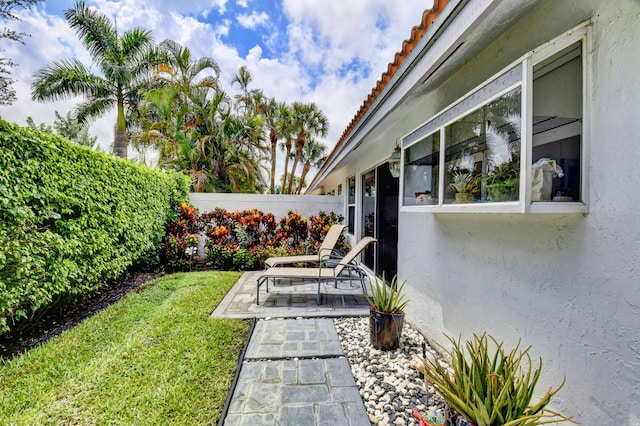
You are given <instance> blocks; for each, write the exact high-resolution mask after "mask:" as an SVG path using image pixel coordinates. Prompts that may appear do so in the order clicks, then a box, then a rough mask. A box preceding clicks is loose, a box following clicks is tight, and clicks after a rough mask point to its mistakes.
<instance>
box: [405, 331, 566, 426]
mask: <svg viewBox="0 0 640 426" xmlns="http://www.w3.org/2000/svg"><path fill="white" fill-rule="evenodd" d="M447 338H448V339H449V340H450V341H451V343H453V349H451V350H446V349H445V348H442V349H443V350H444V351H445V352H446V353H447V354H448V355H449V357H450V359H451V368H449V367H448V366H446V365H443V364H441V363H440V362H438V361H437V360H435V359H431V360H430V359H422V358H420V361H421V364H420V365H418V366H417V367H416V368H417V369H418V370H419V371H420V372H421V373H422V374H424V376H425V382H427V381H428V382H429V383H431V385H432V386H433V387H434V389H435V390H436V391H437V392H438V393H440V394H441V395H442V397H443V398H444V400H445V401H446V402H447V403H448V404H449V406H450V407H451V408H453V409H454V410H455V411H456V412H457V413H458V414H460V415H461V416H462V417H464V418H465V419H466V420H467V421H469V422H471V423H473V424H474V425H477V426H498V425H501V426H533V425H541V424H546V423H555V422H562V421H572V419H571V417H566V416H564V415H562V414H559V413H557V412H555V411H552V410H550V409H548V408H546V406H547V405H548V404H549V402H550V401H551V398H552V397H553V396H554V395H555V394H557V393H558V391H559V390H560V389H561V388H562V386H563V385H564V380H563V381H562V383H561V384H560V386H558V387H557V388H556V389H555V390H554V389H552V388H549V390H548V391H547V392H546V393H545V394H544V395H543V396H542V398H541V399H540V400H539V401H538V402H537V403H536V404H533V405H532V404H531V399H532V398H533V392H534V388H535V386H536V383H537V382H538V379H539V378H540V373H541V371H542V359H540V361H539V366H538V368H536V369H534V368H533V363H532V361H531V357H530V356H529V353H528V352H529V349H530V348H531V347H530V346H529V347H527V348H526V349H524V350H523V351H519V347H520V343H518V345H516V347H515V348H514V349H513V350H511V351H510V352H509V353H508V354H507V353H505V351H504V349H503V343H498V341H497V340H496V339H494V338H493V337H491V338H490V339H491V341H492V342H493V343H494V345H495V352H493V353H490V350H489V338H488V337H487V335H486V334H483V335H481V336H477V335H474V336H473V340H470V341H467V342H466V345H462V344H461V343H460V341H459V340H458V341H456V340H454V339H452V338H451V337H449V336H447ZM465 346H466V351H465ZM425 385H426V383H425Z"/></svg>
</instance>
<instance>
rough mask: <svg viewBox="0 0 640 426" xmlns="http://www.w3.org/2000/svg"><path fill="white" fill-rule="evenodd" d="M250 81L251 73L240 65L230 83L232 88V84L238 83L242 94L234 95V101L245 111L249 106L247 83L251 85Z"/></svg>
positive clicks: (249, 98) (249, 97)
mask: <svg viewBox="0 0 640 426" xmlns="http://www.w3.org/2000/svg"><path fill="white" fill-rule="evenodd" d="M251 80H253V77H252V76H251V72H250V71H249V69H248V68H247V67H246V66H244V65H242V66H241V67H240V68H238V73H237V74H236V75H235V76H234V77H233V80H232V81H231V85H232V86H233V84H234V83H238V84H239V85H240V89H241V90H242V94H240V95H236V101H237V102H238V104H242V105H243V106H244V109H245V111H246V110H248V109H249V105H250V104H251V95H250V92H249V83H251Z"/></svg>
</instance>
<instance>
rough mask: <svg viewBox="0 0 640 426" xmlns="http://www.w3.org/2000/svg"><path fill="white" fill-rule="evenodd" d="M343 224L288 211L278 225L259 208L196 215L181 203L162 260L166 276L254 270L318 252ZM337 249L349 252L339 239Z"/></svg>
mask: <svg viewBox="0 0 640 426" xmlns="http://www.w3.org/2000/svg"><path fill="white" fill-rule="evenodd" d="M342 219H343V218H342V216H339V215H336V214H335V213H332V212H331V213H325V212H323V211H320V212H319V213H318V215H317V216H315V215H312V216H310V217H309V219H307V218H303V217H302V216H300V214H299V213H298V212H296V211H293V210H289V213H288V214H287V216H286V217H283V218H281V219H280V220H279V221H278V220H277V219H276V217H275V216H274V215H273V214H272V213H263V212H261V211H260V210H258V209H253V210H244V211H236V212H229V211H227V210H225V209H221V208H216V209H215V210H213V211H211V212H207V213H199V212H198V210H197V209H196V208H195V207H193V206H191V205H189V204H187V203H183V204H181V205H180V207H179V212H178V215H177V218H176V220H175V221H173V222H172V223H171V224H170V225H169V226H168V228H167V236H166V238H165V241H164V243H163V245H162V259H161V260H162V264H163V265H165V268H166V269H168V270H170V271H188V270H194V269H197V270H200V269H218V270H239V271H251V270H258V269H262V268H264V261H265V260H266V259H267V258H269V257H272V256H293V255H298V254H304V253H317V250H318V247H319V246H320V244H321V243H322V240H323V239H324V236H325V235H326V233H327V231H328V230H329V228H330V227H331V225H333V224H335V223H337V222H340V221H342ZM201 243H203V244H201ZM201 247H202V248H203V250H201ZM337 248H340V249H342V250H347V249H348V245H347V243H346V241H345V239H344V237H341V238H340V241H339V242H338V246H337ZM202 254H204V255H202Z"/></svg>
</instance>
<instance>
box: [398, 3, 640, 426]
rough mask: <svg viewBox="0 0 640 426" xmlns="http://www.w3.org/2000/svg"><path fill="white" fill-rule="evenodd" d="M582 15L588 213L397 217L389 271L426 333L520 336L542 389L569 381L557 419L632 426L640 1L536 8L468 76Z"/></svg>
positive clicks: (638, 371) (639, 267)
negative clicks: (588, 55) (394, 263)
mask: <svg viewBox="0 0 640 426" xmlns="http://www.w3.org/2000/svg"><path fill="white" fill-rule="evenodd" d="M590 8H592V9H593V10H594V13H593V15H592V17H593V21H594V22H593V49H594V50H593V57H592V81H591V87H590V88H589V89H590V102H589V104H590V108H591V111H590V116H589V123H588V125H589V130H590V140H589V143H590V145H589V149H590V155H589V170H588V179H589V188H590V190H589V213H588V214H587V215H581V214H573V215H571V214H568V215H563V214H548V215H545V214H525V215H518V214H429V213H419V212H401V213H400V216H399V241H400V242H401V244H399V246H398V251H399V256H398V257H399V259H400V260H399V265H398V271H399V274H400V277H401V278H402V279H407V280H408V282H409V283H410V297H411V299H412V302H411V303H410V305H409V307H408V310H407V317H408V318H409V319H411V321H412V323H413V324H415V325H416V326H418V328H419V329H421V330H422V331H423V332H425V334H426V335H427V336H428V337H430V338H432V339H435V340H437V341H439V342H442V343H445V342H444V339H443V334H442V333H443V332H445V333H448V334H450V335H452V336H459V335H462V336H463V337H464V338H468V337H470V336H471V334H472V333H474V332H475V333H482V332H483V331H485V330H486V331H488V332H489V333H490V334H492V335H494V336H496V337H498V338H500V339H504V340H506V341H507V342H508V343H509V344H511V345H513V344H515V343H517V341H518V339H520V338H521V339H522V342H523V343H524V344H525V345H533V348H532V351H533V352H532V353H533V354H534V355H535V356H541V357H542V358H543V360H544V362H545V364H544V369H543V374H542V381H541V383H540V385H539V390H543V389H546V388H547V387H548V386H551V385H557V384H559V383H560V382H561V381H562V378H563V376H566V378H567V383H566V385H565V387H564V388H563V390H562V391H561V392H560V393H559V394H558V397H557V399H556V401H555V405H556V407H557V408H559V409H560V410H561V411H563V412H565V413H568V414H571V415H575V416H576V419H577V420H578V421H579V422H581V423H582V424H590V425H591V424H621V425H622V424H628V425H638V424H640V406H638V404H637V402H638V401H640V291H639V289H638V285H639V283H640V225H639V222H638V209H639V208H640V199H639V198H638V197H635V196H632V195H631V194H633V193H635V192H636V188H637V187H638V186H639V185H640V168H639V165H640V164H639V159H640V156H639V155H638V153H637V151H636V149H637V148H638V146H640V145H638V143H639V142H640V120H638V111H639V110H640V109H639V107H638V102H639V100H640V77H639V75H638V70H639V69H640V55H638V54H637V53H632V52H637V51H638V49H639V48H640V42H638V40H640V25H638V22H640V12H639V11H640V3H638V2H634V1H625V0H619V1H614V2H587V1H579V2H578V1H572V2H570V1H565V2H555V1H554V2H544V3H543V4H541V5H540V6H539V7H536V8H535V9H534V10H533V11H531V12H530V14H529V15H528V16H527V17H526V18H525V19H524V20H523V21H522V22H521V23H520V24H518V25H517V26H516V27H515V28H513V29H512V30H511V31H510V32H509V35H508V37H503V38H501V39H500V40H499V41H498V42H497V43H496V44H494V45H492V46H491V47H490V48H489V49H487V51H485V52H484V54H485V56H483V57H481V58H477V60H476V61H475V63H470V64H469V65H468V66H467V67H465V68H466V69H464V72H465V73H473V72H474V66H476V67H477V70H478V73H479V74H482V69H484V66H483V63H484V62H485V61H490V60H491V59H490V58H491V56H492V55H491V54H490V53H492V52H495V54H496V55H498V54H499V52H500V51H501V50H502V49H506V48H507V46H508V44H516V45H518V47H519V48H523V47H524V48H525V51H526V50H529V49H531V48H534V47H535V45H534V46H531V44H532V43H534V44H535V43H538V44H540V42H543V41H544V40H541V39H544V38H545V37H547V39H551V38H553V37H554V36H556V35H558V34H560V33H562V32H563V31H566V30H568V29H570V28H571V26H572V25H574V24H576V22H573V21H574V20H575V17H580V15H581V14H584V12H585V11H589V9H590ZM565 16H571V17H573V19H572V18H569V19H567V20H563V19H561V17H565ZM567 21H571V22H567ZM567 25H568V26H567ZM563 26H566V28H563ZM534 28H535V29H534ZM518 33H520V34H521V35H520V36H518ZM532 39H533V40H532ZM513 53H517V52H513ZM512 59H515V58H512ZM466 75H468V74H466ZM464 78H465V76H464V74H463V73H462V72H461V73H460V74H458V75H456V76H454V77H452V79H451V81H450V82H449V83H450V84H451V85H450V86H448V87H447V88H443V90H445V91H452V92H460V90H462V92H463V93H464V88H463V89H457V88H454V87H453V86H455V83H457V82H459V81H462V80H464ZM449 97H450V96H446V95H443V94H442V93H441V92H439V91H435V92H433V93H432V94H431V95H430V96H429V97H427V98H426V99H424V102H425V103H429V104H431V105H434V104H435V105H437V108H436V109H439V108H438V107H442V106H443V105H442V104H438V102H437V101H435V100H434V99H436V98H437V99H446V98H449ZM444 103H446V102H444ZM416 253H420V255H419V256H416ZM425 312H426V314H425Z"/></svg>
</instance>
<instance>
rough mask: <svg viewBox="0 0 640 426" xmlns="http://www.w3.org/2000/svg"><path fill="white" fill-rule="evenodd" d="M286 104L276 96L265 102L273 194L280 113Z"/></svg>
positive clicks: (273, 192) (272, 189)
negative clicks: (277, 99)
mask: <svg viewBox="0 0 640 426" xmlns="http://www.w3.org/2000/svg"><path fill="white" fill-rule="evenodd" d="M284 105H285V104H284V103H283V102H278V101H276V100H275V98H269V99H268V101H267V102H266V103H265V108H264V112H263V116H264V120H265V125H266V126H267V129H269V142H270V143H271V153H270V154H271V173H270V178H271V181H270V187H269V192H270V193H271V194H275V193H276V148H277V147H278V139H280V127H281V126H282V120H281V117H280V115H281V114H280V113H281V111H282V108H283V107H284Z"/></svg>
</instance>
